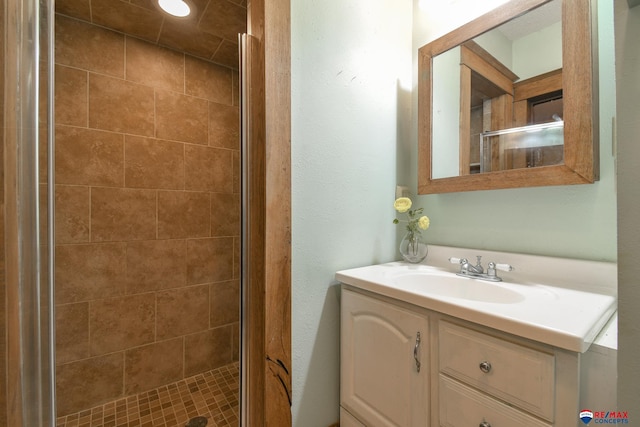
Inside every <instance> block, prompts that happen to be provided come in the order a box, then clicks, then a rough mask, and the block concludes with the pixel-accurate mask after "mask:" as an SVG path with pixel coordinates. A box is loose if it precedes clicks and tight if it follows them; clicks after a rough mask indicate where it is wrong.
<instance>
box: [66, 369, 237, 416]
mask: <svg viewBox="0 0 640 427" xmlns="http://www.w3.org/2000/svg"><path fill="white" fill-rule="evenodd" d="M239 377H240V371H239V365H238V363H232V364H230V365H226V366H223V367H221V368H218V369H215V370H213V371H209V372H205V373H203V374H198V375H195V376H193V377H190V378H186V379H184V380H181V381H178V382H176V383H173V384H169V385H166V386H162V387H159V388H157V389H155V390H150V391H146V392H144V393H140V394H138V395H135V396H130V397H125V398H122V399H119V400H116V401H114V402H109V403H106V404H104V405H102V406H97V407H95V408H92V409H88V410H86V411H82V412H79V413H76V414H71V415H67V416H64V417H60V418H58V419H57V427H184V426H186V425H187V423H188V422H189V420H191V419H193V418H195V417H206V418H207V420H208V424H207V427H237V425H238V417H239V413H238V395H239Z"/></svg>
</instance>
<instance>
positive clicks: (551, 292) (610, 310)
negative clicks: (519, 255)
mask: <svg viewBox="0 0 640 427" xmlns="http://www.w3.org/2000/svg"><path fill="white" fill-rule="evenodd" d="M447 250H449V248H447ZM430 256H431V254H430ZM451 256H457V255H456V253H453V254H451ZM495 261H497V262H502V261H501V260H499V259H496V260H495ZM519 261H524V262H526V259H523V260H519ZM440 264H442V263H440ZM581 265H582V264H581ZM582 267H584V265H582ZM454 271H455V266H447V268H443V267H436V266H433V265H425V264H408V263H403V262H393V263H388V264H380V265H373V266H367V267H360V268H353V269H349V270H342V271H338V272H337V273H336V280H338V281H339V282H342V283H345V284H347V285H351V286H353V287H356V288H360V289H364V290H367V291H371V292H374V293H377V294H380V295H384V296H387V297H390V298H394V299H398V300H401V301H405V302H407V303H410V304H414V305H416V306H419V307H423V308H426V309H429V310H433V311H436V312H439V313H443V314H447V315H450V316H454V317H457V318H460V319H464V320H467V321H470V322H474V323H478V324H481V325H485V326H488V327H491V328H494V329H497V330H500V331H503V332H507V333H511V334H514V335H517V336H521V337H524V338H528V339H531V340H534V341H538V342H542V343H545V344H549V345H552V346H554V347H558V348H563V349H566V350H571V351H575V352H580V353H582V352H585V351H587V349H588V348H589V346H590V345H591V343H593V341H594V340H595V339H596V337H598V335H599V334H600V332H601V330H602V329H603V327H604V326H605V325H607V322H608V321H609V319H610V318H611V317H612V315H613V314H614V313H615V312H616V309H617V299H616V296H615V295H611V293H612V292H605V293H600V292H594V291H593V289H594V287H593V286H585V288H587V289H589V290H588V291H585V290H579V289H576V288H577V287H578V286H576V285H575V284H570V285H571V286H568V287H562V286H557V285H554V286H549V285H547V284H546V282H545V284H540V283H535V281H532V280H528V281H527V282H526V283H518V282H516V281H515V280H513V279H509V281H506V278H505V281H504V282H498V283H490V282H485V281H478V280H477V279H467V278H460V279H459V280H458V282H455V281H454V282H455V284H460V283H459V282H460V281H461V280H462V281H468V282H461V283H462V286H466V284H467V283H468V284H469V286H476V287H477V288H480V289H483V290H484V289H488V290H489V293H491V292H492V291H497V293H496V295H503V294H504V295H505V296H506V297H505V298H502V301H500V299H496V301H489V300H491V298H489V300H483V298H474V297H471V298H459V297H452V296H450V295H447V293H446V292H445V293H439V292H433V291H430V290H429V289H424V288H428V286H421V282H420V281H421V280H425V281H427V280H438V279H439V278H440V280H441V281H443V282H444V281H450V280H451V277H454V278H455V277H458V276H455V274H454V273H453V272H454ZM516 273H517V270H516V272H512V273H509V275H510V276H511V277H512V278H514V277H516V276H517V274H516ZM565 273H567V272H566V271H565ZM569 273H570V272H569ZM400 277H405V278H406V279H408V280H403V279H398V278H400ZM529 279H530V278H529ZM423 283H424V282H423ZM441 288H443V289H446V287H441ZM595 288H596V289H597V288H598V287H597V286H596V287H595ZM469 289H473V288H469ZM512 296H513V297H512Z"/></svg>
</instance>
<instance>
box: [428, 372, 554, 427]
mask: <svg viewBox="0 0 640 427" xmlns="http://www.w3.org/2000/svg"><path fill="white" fill-rule="evenodd" d="M439 409H440V412H439V418H440V426H442V427H469V426H486V427H549V426H550V424H547V423H545V422H543V421H541V420H539V419H537V418H534V417H532V416H531V415H528V414H525V413H523V412H520V411H518V410H517V409H514V408H512V407H510V406H508V405H505V404H504V403H502V402H499V401H497V400H495V399H493V398H491V397H489V396H487V395H486V394H483V393H480V392H478V391H476V390H474V389H472V388H470V387H467V386H465V385H463V384H462V383H459V382H458V381H456V380H453V379H451V378H448V377H445V376H443V375H440V408H439ZM483 423H485V424H483Z"/></svg>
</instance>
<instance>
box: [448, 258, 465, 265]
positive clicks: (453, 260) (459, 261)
mask: <svg viewBox="0 0 640 427" xmlns="http://www.w3.org/2000/svg"><path fill="white" fill-rule="evenodd" d="M463 261H464V259H461V258H455V257H451V258H449V262H450V263H451V264H462V262H463Z"/></svg>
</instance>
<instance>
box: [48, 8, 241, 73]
mask: <svg viewBox="0 0 640 427" xmlns="http://www.w3.org/2000/svg"><path fill="white" fill-rule="evenodd" d="M187 2H188V3H189V5H190V6H191V10H192V13H191V15H190V16H189V17H187V18H175V17H172V16H170V15H167V14H166V13H164V12H163V11H161V9H160V8H159V7H158V6H157V5H156V0H56V2H55V4H56V13H60V14H63V15H66V16H70V17H72V18H77V19H80V20H83V21H87V22H91V23H93V24H95V25H99V26H102V27H106V28H109V29H112V30H115V31H118V32H122V33H125V34H127V35H130V36H133V37H137V38H140V39H143V40H147V41H149V42H152V43H155V44H158V45H160V46H166V47H169V48H172V49H175V50H179V51H182V52H185V53H188V54H190V55H194V56H197V57H199V58H204V59H207V60H210V61H213V62H216V63H219V64H222V65H225V66H228V67H231V68H234V69H237V68H238V33H244V32H246V30H247V0H187Z"/></svg>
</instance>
